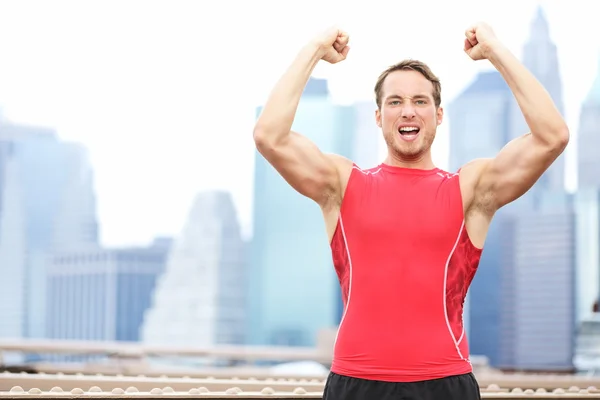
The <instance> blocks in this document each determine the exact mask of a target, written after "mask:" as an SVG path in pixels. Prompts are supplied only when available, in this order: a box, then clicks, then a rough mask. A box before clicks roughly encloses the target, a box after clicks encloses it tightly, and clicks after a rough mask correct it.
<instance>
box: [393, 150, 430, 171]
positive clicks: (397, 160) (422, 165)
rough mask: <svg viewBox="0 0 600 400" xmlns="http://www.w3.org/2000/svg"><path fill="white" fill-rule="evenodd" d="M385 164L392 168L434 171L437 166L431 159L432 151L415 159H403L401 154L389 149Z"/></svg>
mask: <svg viewBox="0 0 600 400" xmlns="http://www.w3.org/2000/svg"><path fill="white" fill-rule="evenodd" d="M384 164H387V165H390V166H392V167H401V168H414V169H433V168H435V165H434V164H433V160H432V159H431V150H427V151H426V152H424V153H422V154H419V155H417V156H415V157H403V156H402V155H400V154H395V153H393V152H391V151H389V149H388V154H387V157H386V158H385V160H384Z"/></svg>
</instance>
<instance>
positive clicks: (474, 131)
mask: <svg viewBox="0 0 600 400" xmlns="http://www.w3.org/2000/svg"><path fill="white" fill-rule="evenodd" d="M512 101H513V97H512V93H511V91H510V89H509V87H508V85H507V84H506V82H505V81H504V79H503V78H502V76H501V75H500V74H499V73H498V72H496V71H490V72H481V73H479V74H478V75H477V76H476V77H475V79H474V80H473V82H472V83H471V84H470V85H469V86H467V88H466V89H465V90H464V91H463V92H462V93H461V94H460V95H459V96H457V97H456V98H455V99H454V101H453V102H452V103H451V104H449V106H448V114H449V121H450V134H451V136H450V170H451V171H456V170H458V169H459V168H461V167H462V166H463V165H464V164H466V163H468V162H469V161H472V160H473V159H476V158H487V157H494V156H495V155H496V154H497V153H498V152H499V151H500V149H502V147H503V146H504V145H505V144H506V143H507V142H508V140H509V138H510V135H511V133H510V112H511V110H512ZM512 227H513V225H512V223H511V220H510V219H509V218H508V217H507V216H505V215H504V214H503V213H499V214H498V215H497V216H496V217H495V218H494V220H493V222H492V225H491V226H490V229H489V232H488V236H487V240H486V243H485V248H484V251H483V254H482V256H481V261H480V267H479V270H478V271H477V274H476V275H475V278H474V279H473V282H472V284H471V288H470V289H469V295H468V299H467V301H466V303H467V307H465V316H464V320H465V326H466V327H468V329H466V331H467V334H468V338H469V348H470V351H471V353H472V354H478V355H485V356H487V357H488V358H489V360H490V363H491V364H492V365H495V364H496V363H497V362H498V361H499V357H500V351H501V347H500V345H499V343H500V326H501V313H502V307H501V305H502V299H503V297H504V294H503V293H504V292H503V288H502V286H501V285H499V284H498V283H499V282H502V279H503V276H506V275H509V274H510V270H509V269H508V268H507V267H509V266H510V265H511V263H510V258H508V257H507V256H508V255H509V254H510V249H509V248H507V246H506V244H507V240H510V237H511V236H512V231H511V229H512ZM508 243H510V242H508ZM505 279H507V278H505ZM506 290H510V288H506ZM483 299H485V301H484V300H483Z"/></svg>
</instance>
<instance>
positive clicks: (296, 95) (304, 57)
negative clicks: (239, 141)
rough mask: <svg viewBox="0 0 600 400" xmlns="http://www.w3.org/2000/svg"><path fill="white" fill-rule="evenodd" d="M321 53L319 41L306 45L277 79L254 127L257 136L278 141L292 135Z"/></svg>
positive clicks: (265, 139) (263, 139)
mask: <svg viewBox="0 0 600 400" xmlns="http://www.w3.org/2000/svg"><path fill="white" fill-rule="evenodd" d="M320 58H321V56H320V54H319V47H318V46H317V45H312V44H309V45H307V46H305V47H304V48H302V50H301V51H300V52H299V53H298V55H297V56H296V58H295V59H294V61H293V63H292V64H291V65H290V67H289V68H288V70H287V71H286V72H285V73H284V74H283V76H282V77H281V78H280V79H279V81H278V82H277V83H276V85H275V87H274V88H273V90H272V91H271V93H270V95H269V98H268V99H267V102H266V104H265V106H264V108H263V110H262V112H261V115H260V116H259V118H258V120H257V122H256V126H255V128H254V138H255V140H261V141H268V142H276V141H278V140H280V139H282V138H284V137H286V136H287V135H289V133H290V130H291V129H292V124H293V122H294V117H295V115H296V110H297V109H298V104H299V103H300V98H301V96H302V93H303V91H304V88H305V87H306V84H307V82H308V80H309V79H310V76H311V74H312V72H313V70H314V68H315V66H316V65H317V63H318V62H319V60H320Z"/></svg>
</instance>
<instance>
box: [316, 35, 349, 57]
mask: <svg viewBox="0 0 600 400" xmlns="http://www.w3.org/2000/svg"><path fill="white" fill-rule="evenodd" d="M349 40H350V37H349V36H348V34H347V33H346V32H344V31H342V30H340V29H338V28H335V27H334V28H329V29H327V30H326V31H324V32H322V33H321V34H320V35H318V36H317V37H316V38H314V39H313V43H314V44H316V45H317V46H318V48H319V55H320V56H321V60H324V61H327V62H328V63H331V64H335V63H338V62H340V61H343V60H345V59H346V56H347V55H348V51H350V47H349V46H348V41H349Z"/></svg>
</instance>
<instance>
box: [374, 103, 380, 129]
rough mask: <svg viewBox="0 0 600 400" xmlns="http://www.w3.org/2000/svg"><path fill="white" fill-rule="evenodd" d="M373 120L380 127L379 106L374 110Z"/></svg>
mask: <svg viewBox="0 0 600 400" xmlns="http://www.w3.org/2000/svg"><path fill="white" fill-rule="evenodd" d="M375 122H376V123H377V126H378V127H380V128H381V111H380V110H379V108H378V109H377V110H375Z"/></svg>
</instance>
